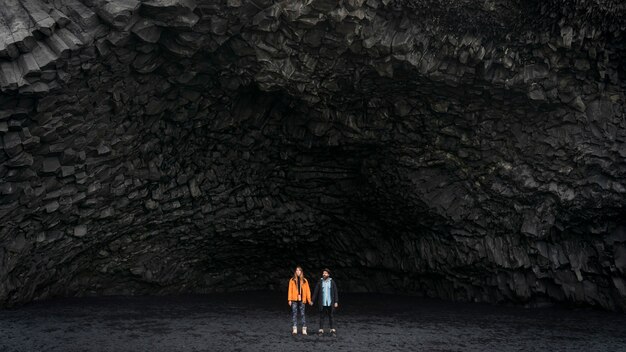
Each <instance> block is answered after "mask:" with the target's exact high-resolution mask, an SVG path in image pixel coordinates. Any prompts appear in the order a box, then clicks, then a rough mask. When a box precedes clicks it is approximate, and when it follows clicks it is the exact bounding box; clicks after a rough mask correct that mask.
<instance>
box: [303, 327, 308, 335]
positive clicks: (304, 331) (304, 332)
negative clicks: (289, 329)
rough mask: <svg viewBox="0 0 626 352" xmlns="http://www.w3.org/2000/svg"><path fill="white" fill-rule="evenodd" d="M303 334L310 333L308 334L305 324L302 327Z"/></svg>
mask: <svg viewBox="0 0 626 352" xmlns="http://www.w3.org/2000/svg"><path fill="white" fill-rule="evenodd" d="M302 335H308V334H307V333H306V326H303V327H302Z"/></svg>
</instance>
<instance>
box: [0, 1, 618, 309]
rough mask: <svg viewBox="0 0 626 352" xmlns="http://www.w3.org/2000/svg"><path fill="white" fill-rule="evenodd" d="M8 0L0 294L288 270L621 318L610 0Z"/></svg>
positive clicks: (132, 289) (86, 290)
mask: <svg viewBox="0 0 626 352" xmlns="http://www.w3.org/2000/svg"><path fill="white" fill-rule="evenodd" d="M3 4H4V6H3V7H0V34H1V35H0V89H1V93H0V136H1V140H2V143H1V144H0V148H2V152H0V223H1V224H2V225H1V226H0V307H4V308H7V307H15V306H20V305H22V304H25V303H28V302H32V301H40V300H45V299H50V298H54V297H84V296H109V295H156V296H158V295H171V294H185V293H220V292H235V291H251V290H274V291H281V292H282V290H283V289H286V285H287V278H289V277H290V275H291V273H292V270H293V268H294V267H295V265H301V266H303V267H304V268H305V271H306V272H307V274H308V275H309V276H311V277H315V276H316V275H317V272H318V271H319V270H320V269H322V268H324V267H330V268H332V269H333V271H334V273H335V275H336V277H337V279H338V280H339V282H340V283H341V288H342V290H343V291H347V292H371V293H393V294H403V295H409V296H411V295H413V296H421V297H433V298H441V299H446V300H450V301H463V302H485V303H506V304H514V305H522V306H542V305H552V304H558V305H565V306H582V307H595V308H600V309H604V310H611V311H620V312H623V311H625V310H626V217H625V215H626V178H625V177H626V121H625V117H626V103H625V101H626V96H625V93H626V83H625V82H626V81H625V78H626V40H625V38H624V32H625V29H626V21H625V17H624V16H625V14H626V5H624V3H622V2H621V1H618V0H606V1H602V0H576V1H560V0H543V1H539V0H526V1H522V0H459V1H448V0H420V1H406V0H405V1H403V0H4V2H3ZM281 294H282V293H281Z"/></svg>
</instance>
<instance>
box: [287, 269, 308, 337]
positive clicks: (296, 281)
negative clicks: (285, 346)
mask: <svg viewBox="0 0 626 352" xmlns="http://www.w3.org/2000/svg"><path fill="white" fill-rule="evenodd" d="M287 301H288V302H289V306H291V321H292V323H293V324H292V326H293V330H292V331H291V333H292V334H293V335H296V334H297V333H298V311H300V316H301V317H302V335H306V334H307V333H306V316H305V314H304V308H305V307H306V304H307V303H309V304H311V305H312V304H313V303H311V289H310V288H309V282H308V281H307V279H306V278H305V277H304V272H303V271H302V268H301V267H296V271H295V272H294V273H293V277H292V278H291V279H290V280H289V291H288V292H287Z"/></svg>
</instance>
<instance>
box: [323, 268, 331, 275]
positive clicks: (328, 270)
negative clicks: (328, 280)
mask: <svg viewBox="0 0 626 352" xmlns="http://www.w3.org/2000/svg"><path fill="white" fill-rule="evenodd" d="M324 271H327V272H328V276H330V274H331V273H330V269H328V268H325V269H324V270H322V273H323V272H324Z"/></svg>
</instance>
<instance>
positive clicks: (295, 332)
mask: <svg viewBox="0 0 626 352" xmlns="http://www.w3.org/2000/svg"><path fill="white" fill-rule="evenodd" d="M291 334H292V335H298V327H297V326H294V327H293V329H291Z"/></svg>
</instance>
